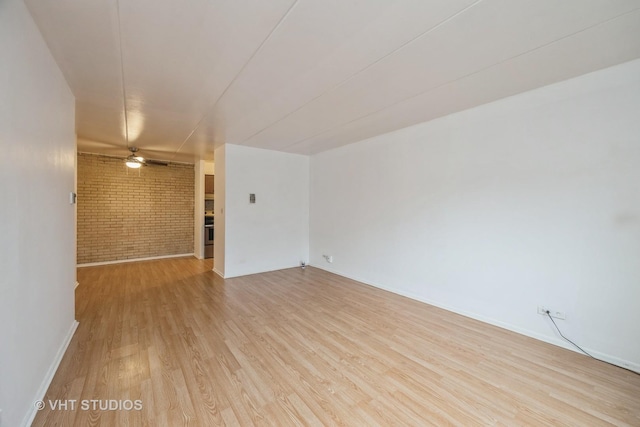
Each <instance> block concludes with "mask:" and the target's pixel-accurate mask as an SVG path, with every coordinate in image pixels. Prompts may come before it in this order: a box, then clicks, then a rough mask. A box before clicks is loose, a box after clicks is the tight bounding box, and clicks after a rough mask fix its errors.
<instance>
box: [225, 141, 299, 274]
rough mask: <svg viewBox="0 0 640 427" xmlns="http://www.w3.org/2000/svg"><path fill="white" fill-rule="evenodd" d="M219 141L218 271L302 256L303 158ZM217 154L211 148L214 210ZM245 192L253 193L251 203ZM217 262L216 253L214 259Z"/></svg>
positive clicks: (291, 263)
mask: <svg viewBox="0 0 640 427" xmlns="http://www.w3.org/2000/svg"><path fill="white" fill-rule="evenodd" d="M225 147H226V152H225V161H224V163H225V164H224V174H225V178H224V179H225V221H226V222H225V259H224V263H225V267H224V276H225V277H234V276H242V275H245V274H253V273H259V272H264V271H270V270H278V269H282V268H289V267H295V266H298V265H300V262H301V261H305V262H306V261H307V259H308V254H309V158H308V157H306V156H301V155H298V154H289V153H281V152H275V151H269V150H262V149H258V148H251V147H242V146H237V145H230V144H226V145H225ZM218 159H219V157H218V151H217V150H216V169H217V172H218V174H217V175H216V215H217V214H218V210H217V208H218V198H217V192H218V187H217V186H218V177H219V176H220V174H221V168H220V163H219V160H218ZM250 194H255V197H256V202H255V203H250V202H249V195H250ZM218 232H219V229H218V218H217V217H216V233H218ZM217 245H218V244H217V241H216V246H217ZM216 256H217V255H216ZM217 262H218V261H217V259H216V261H215V263H216V265H218V264H217Z"/></svg>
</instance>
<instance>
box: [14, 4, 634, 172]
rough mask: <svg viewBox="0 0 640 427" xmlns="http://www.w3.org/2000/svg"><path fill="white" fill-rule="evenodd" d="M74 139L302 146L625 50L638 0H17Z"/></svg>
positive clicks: (582, 67) (158, 149)
mask: <svg viewBox="0 0 640 427" xmlns="http://www.w3.org/2000/svg"><path fill="white" fill-rule="evenodd" d="M25 2H26V3H27V5H28V6H29V9H30V10H31V13H32V15H33V17H34V19H35V21H36V23H37V24H38V26H39V27H40V29H41V31H42V33H43V35H44V38H45V40H46V41H47V43H48V45H49V47H50V49H51V51H52V53H53V56H54V58H55V59H56V61H57V62H58V64H59V65H60V68H61V69H62V72H63V73H64V75H65V77H66V79H67V81H68V82H69V85H70V86H71V89H72V91H73V93H74V95H75V96H76V109H77V112H76V128H77V134H78V137H79V141H78V149H79V150H80V151H89V152H99V153H104V154H111V155H122V156H125V155H126V154H128V153H127V150H126V147H127V146H128V145H130V146H138V147H140V149H141V153H142V154H143V155H146V156H148V157H151V158H158V159H165V160H175V161H192V160H195V159H198V158H203V159H212V158H213V150H214V148H216V147H218V146H219V145H221V144H223V143H225V142H226V143H232V144H241V145H248V146H253V147H260V148H266V149H273V150H280V151H287V152H292V153H303V154H313V153H318V152H321V151H324V150H327V149H331V148H334V147H338V146H341V145H344V144H349V143H351V142H355V141H358V140H361V139H363V138H367V137H370V136H373V135H377V134H381V133H385V132H389V131H392V130H395V129H399V128H402V127H405V126H408V125H412V124H415V123H419V122H423V121H427V120H430V119H434V118H436V117H440V116H443V115H446V114H449V113H452V112H455V111H460V110H463V109H466V108H470V107H473V106H476V105H480V104H483V103H486V102H490V101H493V100H496V99H500V98H503V97H505V96H509V95H513V94H516V93H519V92H523V91H526V90H530V89H533V88H536V87H540V86H543V85H547V84H550V83H553V82H556V81H560V80H564V79H567V78H570V77H573V76H577V75H580V74H584V73H587V72H590V71H594V70H597V69H600V68H604V67H607V66H611V65H615V64H618V63H621V62H625V61H629V60H632V59H635V58H639V57H640V0H484V1H482V0H480V1H473V0H188V1H178V0H56V1H51V0H25Z"/></svg>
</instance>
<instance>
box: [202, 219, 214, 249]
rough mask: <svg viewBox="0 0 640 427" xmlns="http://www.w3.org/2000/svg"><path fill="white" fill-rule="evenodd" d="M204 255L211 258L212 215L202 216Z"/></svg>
mask: <svg viewBox="0 0 640 427" xmlns="http://www.w3.org/2000/svg"><path fill="white" fill-rule="evenodd" d="M204 257H205V258H213V215H211V216H207V215H205V217H204Z"/></svg>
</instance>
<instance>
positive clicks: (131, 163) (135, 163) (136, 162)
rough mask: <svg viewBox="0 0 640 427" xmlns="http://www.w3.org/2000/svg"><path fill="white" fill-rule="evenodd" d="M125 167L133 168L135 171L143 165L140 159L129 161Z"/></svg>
mask: <svg viewBox="0 0 640 427" xmlns="http://www.w3.org/2000/svg"><path fill="white" fill-rule="evenodd" d="M124 164H125V165H127V167H128V168H133V169H138V168H139V167H140V166H142V163H140V161H139V160H138V159H135V160H134V159H127V161H126V162H125V163H124Z"/></svg>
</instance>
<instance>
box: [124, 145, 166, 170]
mask: <svg viewBox="0 0 640 427" xmlns="http://www.w3.org/2000/svg"><path fill="white" fill-rule="evenodd" d="M129 151H131V154H130V155H129V157H127V158H126V159H124V162H125V164H126V165H127V167H129V168H133V169H138V168H139V167H141V166H148V165H154V166H167V165H168V164H169V162H165V161H163V160H153V159H145V158H144V157H140V156H136V153H137V152H138V147H129Z"/></svg>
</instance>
